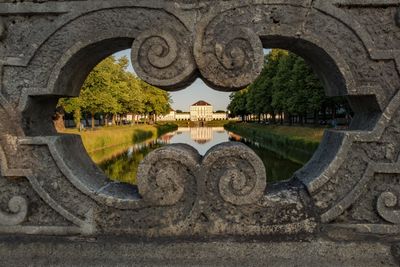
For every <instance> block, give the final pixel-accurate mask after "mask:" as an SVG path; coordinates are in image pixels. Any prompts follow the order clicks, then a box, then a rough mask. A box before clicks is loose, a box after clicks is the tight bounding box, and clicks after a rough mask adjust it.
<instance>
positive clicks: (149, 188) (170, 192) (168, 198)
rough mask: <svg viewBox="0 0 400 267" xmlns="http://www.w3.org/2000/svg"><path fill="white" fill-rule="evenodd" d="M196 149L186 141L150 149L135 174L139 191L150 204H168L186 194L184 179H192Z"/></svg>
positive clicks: (186, 182)
mask: <svg viewBox="0 0 400 267" xmlns="http://www.w3.org/2000/svg"><path fill="white" fill-rule="evenodd" d="M199 161H200V156H199V154H198V152H197V151H196V150H195V149H193V148H192V147H190V146H188V145H183V144H179V145H171V146H167V147H163V148H160V149H157V150H154V151H153V152H151V153H150V154H149V155H147V157H146V158H145V159H144V160H143V162H142V163H141V164H140V166H139V169H138V174H137V181H138V187H139V193H140V194H141V196H142V197H143V199H144V200H145V201H147V202H148V203H151V204H153V205H160V206H170V205H174V204H175V203H177V202H178V201H180V199H181V198H182V196H183V194H190V191H191V190H194V189H193V188H188V182H189V181H190V180H193V181H194V180H195V179H196V178H195V177H196V170H197V169H198V167H199Z"/></svg>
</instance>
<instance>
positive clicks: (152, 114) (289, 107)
mask: <svg viewBox="0 0 400 267" xmlns="http://www.w3.org/2000/svg"><path fill="white" fill-rule="evenodd" d="M265 53H266V55H265V68H264V71H263V73H262V74H261V76H260V77H259V78H258V79H257V80H256V81H255V82H254V83H253V84H251V85H250V86H249V87H248V88H246V89H244V90H241V91H239V92H235V93H232V94H231V93H226V92H218V91H214V90H212V89H209V88H208V87H207V85H205V84H204V83H203V82H202V81H201V80H200V79H197V80H196V81H195V82H194V83H193V84H192V85H191V86H190V87H188V88H186V89H185V90H183V91H179V92H175V93H171V94H170V93H167V92H165V91H162V90H161V89H158V88H155V87H152V86H150V85H148V84H146V83H144V82H143V81H141V80H140V79H139V78H137V77H136V76H135V74H134V70H133V68H132V65H131V63H130V60H129V59H128V58H129V57H123V56H124V55H129V54H130V51H129V50H124V51H122V52H120V53H117V54H115V55H114V56H112V57H109V58H106V59H105V60H103V61H102V62H101V63H100V64H99V65H97V66H96V67H95V68H94V70H93V71H92V72H91V74H89V76H88V78H87V79H86V82H85V83H84V85H83V87H82V89H81V97H80V98H74V99H62V100H61V101H60V102H59V107H60V110H61V113H62V114H64V115H62V116H61V117H57V116H60V113H58V115H56V118H57V120H55V123H56V127H57V125H58V126H59V129H61V132H64V133H75V134H80V135H81V137H82V139H83V144H84V146H85V148H86V150H87V152H88V154H89V156H90V157H91V158H92V160H93V161H94V162H95V163H96V164H97V165H98V166H99V167H100V168H101V169H102V170H103V171H104V172H105V174H106V175H107V176H108V177H109V178H110V179H112V180H114V181H118V182H124V183H130V184H136V173H137V168H138V165H139V163H140V162H141V161H142V160H143V158H144V157H145V156H146V155H147V154H148V153H150V152H151V151H153V150H155V149H156V148H159V147H162V146H165V145H167V144H176V143H186V144H189V145H190V146H192V147H194V148H195V149H197V150H198V151H199V153H200V154H201V155H204V154H205V153H206V152H207V151H208V150H209V149H210V148H211V147H213V146H215V145H217V144H219V143H222V142H227V141H239V142H242V143H244V144H246V145H247V146H249V147H250V148H252V149H253V150H254V151H255V152H256V154H257V155H258V156H259V157H260V158H261V159H262V160H263V162H264V165H265V166H266V170H267V179H268V181H269V182H271V181H280V180H286V179H289V178H290V177H292V176H293V173H294V172H295V171H297V170H298V169H300V168H301V167H303V166H304V165H305V164H306V163H307V162H308V161H309V159H310V158H311V157H312V155H313V154H314V152H315V150H316V149H317V148H318V145H319V143H320V142H321V139H322V136H323V132H324V130H325V129H327V128H336V129H338V130H341V129H348V128H349V125H350V121H351V119H352V117H353V115H354V114H353V112H352V111H351V108H350V106H349V105H348V102H347V101H346V100H345V99H344V98H327V97H325V93H324V91H323V86H322V84H321V83H320V81H319V80H318V78H317V76H315V74H314V73H313V71H312V70H311V68H310V67H309V66H308V65H307V63H305V61H304V60H303V59H302V58H300V57H299V56H297V55H295V54H293V53H289V52H287V51H286V50H279V49H273V50H267V49H266V50H265ZM124 79H125V80H124ZM288 81H290V82H289V83H288ZM99 83H100V84H101V83H103V87H104V88H106V89H105V90H101V91H99V92H97V94H93V92H92V91H91V90H90V89H91V87H93V88H95V87H96V86H98V85H99ZM289 85H290V86H289ZM289 87H290V88H289ZM107 88H108V89H107ZM129 88H130V89H129ZM288 89H290V90H288ZM135 91H136V93H134V92H135ZM103 94H104V95H103ZM171 99H174V101H173V102H171V101H170V100H171ZM285 101H286V102H285ZM79 102H80V103H79ZM85 102H90V103H85ZM310 103H312V105H313V108H310V107H308V106H309V105H310ZM76 106H79V109H78V110H77V109H74V107H76ZM92 106H93V110H92V111H90V109H89V108H90V107H92ZM317 107H318V108H317ZM300 111H301V112H300ZM77 112H78V113H77ZM79 113H80V114H79ZM76 117H80V119H79V120H77V119H76ZM74 118H75V119H74ZM64 127H65V128H64ZM74 128H75V129H74Z"/></svg>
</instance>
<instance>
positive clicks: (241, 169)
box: [202, 142, 267, 206]
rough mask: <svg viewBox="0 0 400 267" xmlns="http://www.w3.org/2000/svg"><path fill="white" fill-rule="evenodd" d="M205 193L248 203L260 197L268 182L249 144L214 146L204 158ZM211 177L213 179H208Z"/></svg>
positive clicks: (234, 202)
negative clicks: (207, 186) (206, 185)
mask: <svg viewBox="0 0 400 267" xmlns="http://www.w3.org/2000/svg"><path fill="white" fill-rule="evenodd" d="M202 168H203V172H202V173H203V174H204V179H205V183H206V184H208V185H209V186H210V187H209V188H206V190H207V193H208V194H212V195H214V196H215V194H219V195H220V197H221V198H222V199H223V200H224V201H225V202H227V203H230V204H233V205H239V206H240V205H249V204H253V203H256V202H257V201H259V200H260V199H261V198H262V197H263V196H264V192H265V188H266V185H267V182H266V181H267V179H266V172H265V167H264V164H263V162H262V161H261V159H260V158H259V157H258V156H257V155H256V154H255V153H254V151H252V150H251V149H250V148H248V147H247V146H245V145H244V144H241V143H233V142H228V143H223V144H220V145H217V146H215V147H213V148H212V149H211V150H209V151H208V152H207V154H206V155H205V157H204V159H203V164H202ZM209 177H214V179H212V180H209V179H211V178H209Z"/></svg>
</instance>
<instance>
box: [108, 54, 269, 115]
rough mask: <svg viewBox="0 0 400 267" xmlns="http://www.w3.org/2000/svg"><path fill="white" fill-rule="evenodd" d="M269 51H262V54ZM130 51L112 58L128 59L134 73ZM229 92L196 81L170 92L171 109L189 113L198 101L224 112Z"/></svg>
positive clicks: (227, 103)
mask: <svg viewBox="0 0 400 267" xmlns="http://www.w3.org/2000/svg"><path fill="white" fill-rule="evenodd" d="M269 51H270V50H268V49H264V54H266V53H268V52H269ZM130 54H131V50H130V49H128V50H123V51H120V52H118V53H116V54H114V56H115V57H116V58H120V57H123V56H126V57H127V58H128V59H129V67H128V70H129V71H132V72H134V70H133V67H132V63H131V56H130ZM230 94H231V93H230V92H220V91H216V90H213V89H211V88H210V87H208V86H207V85H206V84H205V83H204V82H203V81H202V80H201V79H199V78H198V79H197V80H196V81H195V82H194V83H193V84H191V85H190V86H189V87H186V88H185V89H183V90H180V91H177V92H170V95H171V98H172V101H173V102H172V108H173V109H175V110H182V111H189V107H190V106H191V105H192V104H194V103H196V102H197V101H199V100H204V101H206V102H208V103H210V104H211V105H212V106H214V110H215V111H216V110H226V109H227V107H228V105H229V102H230V100H229V95H230Z"/></svg>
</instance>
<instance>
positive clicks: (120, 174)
mask: <svg viewBox="0 0 400 267" xmlns="http://www.w3.org/2000/svg"><path fill="white" fill-rule="evenodd" d="M227 141H239V142H242V143H244V144H246V145H247V146H249V147H250V148H251V149H253V150H254V151H255V153H256V154H257V155H258V156H259V157H260V158H261V159H262V161H263V163H264V165H265V168H266V172H267V180H268V182H273V181H280V180H286V179H289V178H290V177H291V176H292V175H293V173H294V172H295V171H296V170H298V169H300V168H301V167H302V166H303V164H304V159H303V161H296V160H293V158H291V159H288V158H287V157H284V156H281V155H279V154H278V153H275V152H273V151H272V150H269V149H268V145H267V144H263V145H260V144H258V143H254V142H251V141H248V140H246V139H244V138H242V137H241V136H239V135H237V134H234V133H231V132H228V131H226V130H225V129H224V128H223V127H198V128H187V127H183V128H178V130H176V131H174V132H170V133H167V134H164V135H162V136H160V137H159V138H157V139H151V140H147V141H145V142H142V143H138V144H127V145H123V146H119V147H114V148H111V149H110V148H109V149H104V150H100V151H96V152H95V153H90V154H89V155H90V156H91V157H92V159H93V160H94V161H95V162H97V164H98V166H99V167H100V168H101V169H102V170H103V171H104V172H105V173H106V175H107V176H108V177H110V179H112V180H115V181H121V182H127V183H131V184H136V173H137V169H138V166H139V163H140V162H141V161H142V160H143V159H144V157H145V156H146V155H147V154H148V153H150V152H151V151H153V150H155V149H157V148H159V147H162V146H165V145H168V144H176V143H185V144H188V145H191V146H192V147H194V148H196V149H197V150H198V151H199V153H200V154H201V155H204V154H205V153H206V152H207V151H208V150H209V149H210V148H211V147H213V146H215V145H217V144H220V143H223V142H227Z"/></svg>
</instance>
